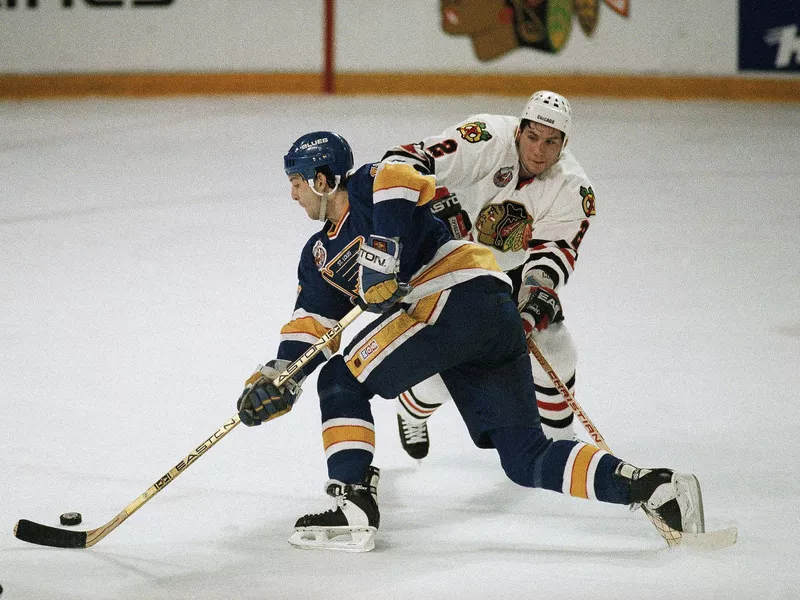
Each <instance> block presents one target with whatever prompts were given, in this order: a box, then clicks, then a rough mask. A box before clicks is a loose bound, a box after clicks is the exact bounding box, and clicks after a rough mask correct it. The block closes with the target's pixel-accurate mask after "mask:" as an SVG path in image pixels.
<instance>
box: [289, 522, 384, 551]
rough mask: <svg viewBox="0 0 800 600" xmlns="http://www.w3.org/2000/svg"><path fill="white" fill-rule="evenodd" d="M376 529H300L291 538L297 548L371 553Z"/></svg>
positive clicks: (291, 542)
mask: <svg viewBox="0 0 800 600" xmlns="http://www.w3.org/2000/svg"><path fill="white" fill-rule="evenodd" d="M376 532H377V529H376V528H375V527H300V528H298V529H295V532H294V533H293V534H292V535H291V537H290V538H289V543H290V544H291V545H292V546H294V547H295V548H302V549H304V550H338V551H340V552H369V551H370V550H372V549H373V548H375V533H376Z"/></svg>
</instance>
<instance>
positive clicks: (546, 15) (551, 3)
mask: <svg viewBox="0 0 800 600" xmlns="http://www.w3.org/2000/svg"><path fill="white" fill-rule="evenodd" d="M629 2H630V0H605V4H606V5H607V6H608V7H609V8H611V9H612V10H613V11H614V12H616V13H617V14H619V15H622V16H623V17H627V16H628V5H629ZM600 3H601V0H440V7H441V15H442V29H444V31H445V32H446V33H449V34H451V35H467V36H469V37H471V38H472V48H473V50H474V51H475V55H476V56H477V57H478V60H482V61H487V60H493V59H496V58H498V57H500V56H503V55H504V54H507V53H508V52H511V51H512V50H514V49H515V48H519V47H528V48H535V49H536V50H541V51H543V52H549V53H555V52H560V51H561V49H562V48H563V47H564V46H565V45H566V43H567V40H568V39H569V36H570V32H571V30H572V21H573V19H575V20H577V21H578V24H579V25H580V27H581V29H582V30H583V33H584V34H585V35H587V36H591V35H593V34H594V31H595V29H596V27H597V23H598V20H599V16H600Z"/></svg>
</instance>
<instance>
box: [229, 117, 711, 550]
mask: <svg viewBox="0 0 800 600" xmlns="http://www.w3.org/2000/svg"><path fill="white" fill-rule="evenodd" d="M352 168H353V154H352V151H351V149H350V146H349V145H348V143H347V142H346V141H345V140H344V139H343V138H342V137H340V136H339V135H337V134H335V133H332V132H325V131H319V132H313V133H308V134H306V135H303V136H302V137H300V138H299V139H298V140H297V141H295V142H294V144H292V146H291V148H290V149H289V152H288V153H287V154H286V156H285V157H284V169H285V172H286V174H287V176H288V177H289V181H290V184H291V196H292V198H293V199H294V200H295V201H296V202H298V203H299V204H300V205H301V206H302V207H303V209H304V210H305V211H306V213H307V214H308V216H309V217H311V218H314V219H319V220H320V221H323V222H324V225H323V227H322V230H321V231H320V232H319V233H317V234H315V235H314V236H312V237H311V239H310V240H309V241H308V242H307V243H306V245H305V247H304V248H303V251H302V255H301V258H300V265H299V267H298V278H299V292H298V296H297V300H296V304H295V308H294V312H293V314H292V318H291V320H290V321H289V323H287V324H286V325H285V326H284V327H283V328H282V330H281V341H280V345H279V347H278V354H277V358H276V359H275V360H272V361H270V362H269V363H268V364H267V366H265V367H262V368H259V370H257V371H256V372H255V373H254V374H253V375H252V376H251V377H250V379H249V380H248V382H247V384H246V387H245V390H244V392H243V393H242V395H241V397H240V398H239V401H238V403H237V408H238V411H239V415H240V417H241V420H242V422H243V423H245V424H246V425H249V426H254V425H260V424H261V423H263V422H265V421H268V420H270V419H273V418H275V417H277V416H280V415H283V414H285V413H287V412H289V411H290V410H291V408H292V406H293V404H294V403H295V401H296V400H297V397H298V396H299V394H300V391H301V386H302V384H303V380H304V379H305V377H306V376H307V374H308V373H310V372H311V371H312V370H314V369H315V368H316V367H318V366H320V365H321V364H322V363H325V364H324V365H323V366H322V368H321V370H320V373H319V377H318V395H319V401H320V408H321V413H322V440H323V446H324V449H325V455H326V458H327V464H328V475H329V477H330V481H329V482H328V484H327V487H326V490H327V493H328V494H329V495H330V496H332V497H333V498H334V499H335V500H336V506H335V507H334V508H333V509H331V510H328V511H326V512H322V513H317V514H308V515H305V516H303V517H301V518H300V519H299V520H298V521H297V523H296V525H295V532H294V534H293V535H292V537H291V538H290V540H289V541H290V543H292V544H293V545H295V546H298V547H311V548H326V549H344V550H356V551H359V550H360V551H364V550H370V549H372V548H373V547H374V536H375V533H376V531H377V529H378V526H379V522H380V513H379V509H378V504H377V483H378V478H379V471H378V469H377V468H375V467H374V466H372V459H373V454H374V450H375V428H374V422H373V418H372V412H371V409H370V400H371V399H372V398H373V397H374V396H381V397H383V398H395V397H396V396H397V395H398V394H399V393H400V392H402V391H404V390H406V389H408V388H410V387H411V386H412V385H415V384H417V383H419V382H420V381H422V380H424V379H426V378H427V377H430V376H431V375H433V374H435V373H439V374H440V375H441V377H442V379H443V381H444V382H445V385H446V386H447V388H448V391H449V392H450V394H451V395H452V397H453V399H454V402H455V404H456V406H457V407H458V410H459V412H460V414H461V416H462V418H463V420H464V423H465V424H466V426H467V428H468V430H469V433H470V435H471V437H472V439H473V441H474V443H475V444H476V445H477V446H478V447H481V448H494V449H496V451H497V453H498V454H499V457H500V461H501V464H502V467H503V469H504V471H505V473H506V474H507V475H508V477H509V478H510V479H511V480H512V481H514V482H515V483H517V484H519V485H522V486H527V487H538V488H545V489H548V490H552V491H555V492H559V493H564V494H569V495H572V496H575V497H578V498H588V499H592V500H599V501H602V502H611V503H616V504H622V505H630V504H641V505H642V506H643V507H644V509H645V510H646V511H647V512H648V514H650V515H653V516H654V517H656V518H658V519H661V520H662V521H664V522H666V523H667V524H668V525H669V526H670V527H672V528H673V529H675V530H677V531H688V532H692V533H700V532H702V531H703V530H704V523H703V508H702V501H701V497H700V487H699V483H698V481H697V479H696V478H695V477H694V476H693V475H684V474H679V473H675V472H673V471H672V470H669V469H638V468H636V467H633V466H632V465H630V464H628V463H626V462H624V461H622V460H620V459H618V458H616V457H614V456H612V455H610V454H608V453H606V452H603V451H602V450H600V449H599V448H596V447H594V446H592V445H589V444H585V443H582V442H578V441H574V440H569V441H567V440H562V441H553V440H551V439H548V438H547V437H546V436H545V435H544V433H543V431H542V428H541V425H540V420H539V413H538V409H537V405H536V400H535V392H534V384H533V378H532V375H531V369H530V362H529V359H528V354H527V346H526V342H525V333H524V329H523V325H522V320H521V318H520V315H519V312H518V311H517V306H516V304H515V302H514V301H513V299H512V298H511V283H510V281H509V279H508V277H507V276H506V275H505V274H504V273H503V272H502V270H501V269H500V267H499V266H498V264H497V262H496V260H495V258H494V255H493V254H492V252H491V250H490V249H488V248H486V247H483V246H481V245H479V244H475V243H472V242H468V241H464V240H453V239H452V237H451V236H450V234H449V232H448V230H447V229H446V227H445V225H444V224H443V223H442V221H440V220H439V219H437V218H436V217H435V216H434V215H433V213H432V212H431V210H430V209H429V207H428V203H429V202H430V200H431V199H432V198H433V197H434V193H435V187H436V186H435V180H434V178H433V177H432V176H429V175H422V174H420V173H419V172H418V171H416V170H415V169H414V168H413V167H411V166H409V165H407V164H403V163H399V162H398V163H392V162H384V163H375V164H367V165H364V166H362V167H360V168H359V169H357V170H354V171H353V170H352ZM357 302H358V303H362V305H364V306H367V307H368V309H369V310H371V311H373V312H377V313H380V316H379V317H378V318H377V319H376V320H374V321H373V322H371V323H370V324H369V325H368V326H367V327H366V328H364V329H363V330H362V331H361V332H359V333H358V334H357V335H356V336H355V339H354V340H353V341H352V342H351V343H350V344H349V345H348V346H347V347H346V348H345V349H344V352H343V353H342V354H336V352H337V350H338V347H333V348H331V349H330V351H329V352H327V353H321V354H320V355H318V356H317V357H316V358H315V359H314V360H313V361H312V362H311V363H309V364H308V365H307V367H306V369H305V373H302V372H301V373H299V374H297V375H296V377H295V378H294V379H293V380H290V381H289V383H287V384H286V385H284V386H283V387H282V388H280V389H279V388H276V387H275V386H274V384H273V380H274V378H275V377H276V376H277V375H278V374H279V373H280V372H281V371H282V370H283V369H284V368H285V367H286V366H287V365H288V364H289V362H290V361H293V360H294V359H296V358H298V357H299V356H300V355H301V354H302V353H303V352H304V351H305V350H306V349H307V348H308V347H309V346H310V345H311V343H313V342H314V341H315V340H316V339H318V338H319V337H320V336H321V335H322V334H324V333H325V331H327V330H328V329H329V328H330V327H331V326H332V325H333V324H334V323H336V321H337V320H339V319H341V318H342V317H343V316H344V315H345V314H347V313H348V312H349V311H350V310H351V309H352V307H353V304H354V303H357ZM326 360H327V362H325V361H326Z"/></svg>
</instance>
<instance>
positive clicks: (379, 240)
mask: <svg viewBox="0 0 800 600" xmlns="http://www.w3.org/2000/svg"><path fill="white" fill-rule="evenodd" d="M400 247H401V246H400V242H399V240H398V238H386V237H382V236H380V235H371V236H369V239H368V240H367V241H366V242H364V243H363V244H361V249H360V250H359V252H358V264H359V267H358V294H359V296H360V297H361V299H362V300H363V301H364V303H365V304H366V305H367V306H366V309H367V310H368V311H369V312H375V313H382V312H384V311H386V310H388V309H389V308H391V307H392V306H393V305H394V304H395V303H397V301H398V300H400V298H402V297H403V296H405V295H406V294H407V293H408V292H409V291H411V286H410V285H408V284H407V283H403V282H402V281H399V280H398V279H397V272H398V271H399V270H400Z"/></svg>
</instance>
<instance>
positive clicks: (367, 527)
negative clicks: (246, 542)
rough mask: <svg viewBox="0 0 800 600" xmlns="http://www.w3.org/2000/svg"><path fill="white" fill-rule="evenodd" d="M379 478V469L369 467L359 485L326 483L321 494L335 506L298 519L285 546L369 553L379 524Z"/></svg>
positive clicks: (373, 544)
mask: <svg viewBox="0 0 800 600" xmlns="http://www.w3.org/2000/svg"><path fill="white" fill-rule="evenodd" d="M379 479H380V470H379V469H378V468H376V467H370V468H369V471H368V473H367V477H366V478H365V480H364V481H363V482H361V483H355V484H344V483H341V482H340V481H329V482H328V484H327V485H326V490H325V491H326V493H327V494H328V495H329V496H331V497H332V498H333V499H334V501H335V502H336V506H335V507H334V508H332V509H330V510H327V511H325V512H322V513H314V514H308V515H305V516H303V517H300V518H299V519H298V520H297V523H295V526H294V530H295V531H294V533H293V534H292V536H291V537H290V538H289V543H290V544H291V545H292V546H295V547H296V548H303V549H311V550H340V551H344V552H369V551H370V550H372V549H373V548H375V534H376V532H377V531H378V526H379V525H380V511H379V510H378V480H379Z"/></svg>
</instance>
